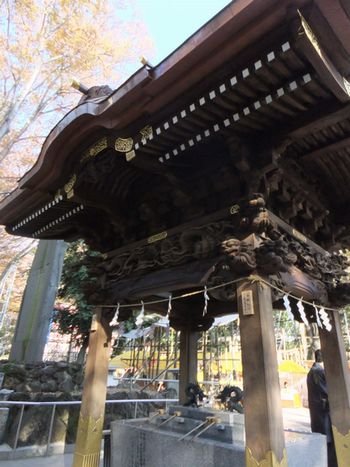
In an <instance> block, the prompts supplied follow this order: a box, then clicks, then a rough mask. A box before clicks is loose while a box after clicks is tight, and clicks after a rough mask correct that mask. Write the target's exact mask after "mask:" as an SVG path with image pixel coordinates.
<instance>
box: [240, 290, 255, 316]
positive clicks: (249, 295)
mask: <svg viewBox="0 0 350 467" xmlns="http://www.w3.org/2000/svg"><path fill="white" fill-rule="evenodd" d="M241 297H242V313H243V315H253V314H254V302H253V291H252V290H244V291H243V292H242V295H241Z"/></svg>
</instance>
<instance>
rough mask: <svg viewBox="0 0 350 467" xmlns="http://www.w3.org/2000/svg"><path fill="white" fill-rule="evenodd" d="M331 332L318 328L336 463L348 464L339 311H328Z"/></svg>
mask: <svg viewBox="0 0 350 467" xmlns="http://www.w3.org/2000/svg"><path fill="white" fill-rule="evenodd" d="M327 313H328V315H330V318H331V324H332V330H331V331H330V332H328V331H326V330H325V329H320V339H321V350H322V356H323V360H324V368H325V373H326V382H327V388H328V397H329V406H330V415H331V420H332V429H333V436H334V444H335V450H336V453H337V461H338V467H348V466H349V465H350V377H349V369H348V365H347V359H346V355H345V347H344V341H343V336H342V332H341V327H340V317H339V313H338V312H331V311H328V312H327Z"/></svg>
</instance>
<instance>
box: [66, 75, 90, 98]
mask: <svg viewBox="0 0 350 467" xmlns="http://www.w3.org/2000/svg"><path fill="white" fill-rule="evenodd" d="M70 85H71V87H72V88H74V89H76V90H77V91H79V92H81V93H82V94H87V93H88V92H89V88H87V87H86V86H84V85H83V84H81V83H80V82H79V81H78V80H77V79H75V78H72V81H71V83H70Z"/></svg>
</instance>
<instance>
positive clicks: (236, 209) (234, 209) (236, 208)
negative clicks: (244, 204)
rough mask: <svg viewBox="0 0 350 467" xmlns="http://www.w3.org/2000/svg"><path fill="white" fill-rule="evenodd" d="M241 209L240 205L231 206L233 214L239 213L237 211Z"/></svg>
mask: <svg viewBox="0 0 350 467" xmlns="http://www.w3.org/2000/svg"><path fill="white" fill-rule="evenodd" d="M239 210H240V207H239V205H238V204H234V205H233V206H231V207H230V214H231V215H234V214H237V212H239Z"/></svg>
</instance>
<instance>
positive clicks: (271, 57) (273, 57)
mask: <svg viewBox="0 0 350 467" xmlns="http://www.w3.org/2000/svg"><path fill="white" fill-rule="evenodd" d="M275 58H276V55H275V52H270V53H268V54H267V61H268V62H272V60H274V59H275Z"/></svg>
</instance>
